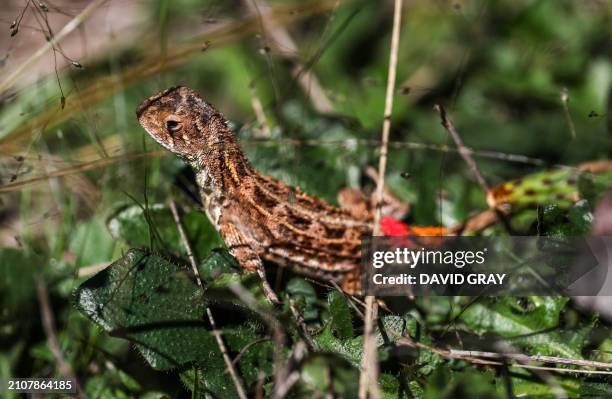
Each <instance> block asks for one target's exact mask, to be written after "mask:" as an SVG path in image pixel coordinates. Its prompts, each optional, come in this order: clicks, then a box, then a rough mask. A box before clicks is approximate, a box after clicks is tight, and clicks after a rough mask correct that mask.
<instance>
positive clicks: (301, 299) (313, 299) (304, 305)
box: [287, 277, 319, 322]
mask: <svg viewBox="0 0 612 399" xmlns="http://www.w3.org/2000/svg"><path fill="white" fill-rule="evenodd" d="M287 293H288V294H289V297H290V298H291V299H293V300H294V301H295V302H296V305H297V307H298V309H299V310H300V313H301V315H302V317H303V318H304V321H307V322H308V321H312V320H317V319H318V318H319V308H318V306H317V302H318V298H317V293H316V292H315V289H314V287H313V286H312V284H310V283H309V282H307V281H306V280H304V279H303V278H301V277H294V278H292V279H291V280H289V282H288V283H287Z"/></svg>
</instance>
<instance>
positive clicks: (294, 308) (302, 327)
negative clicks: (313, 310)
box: [288, 298, 316, 351]
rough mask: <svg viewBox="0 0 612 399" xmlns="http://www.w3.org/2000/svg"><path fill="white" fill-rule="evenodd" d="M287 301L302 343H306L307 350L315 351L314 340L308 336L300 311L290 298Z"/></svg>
mask: <svg viewBox="0 0 612 399" xmlns="http://www.w3.org/2000/svg"><path fill="white" fill-rule="evenodd" d="M288 300H289V308H290V309H291V313H292V314H293V317H294V318H295V321H296V323H297V325H298V327H299V328H300V331H301V332H302V338H303V339H304V341H306V344H307V345H308V349H309V350H311V351H314V350H316V345H315V343H314V340H313V339H312V337H311V336H310V332H308V328H307V327H306V323H305V322H304V318H303V317H302V314H301V313H300V310H299V309H298V308H297V305H296V304H295V301H294V300H293V299H291V298H288Z"/></svg>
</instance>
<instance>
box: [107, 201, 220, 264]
mask: <svg viewBox="0 0 612 399" xmlns="http://www.w3.org/2000/svg"><path fill="white" fill-rule="evenodd" d="M181 223H182V224H183V227H184V228H185V232H186V233H187V238H188V240H189V243H190V244H191V246H192V249H193V252H194V256H195V257H196V259H203V258H204V257H206V256H207V255H208V254H209V252H210V251H211V250H212V249H213V248H215V247H219V246H222V245H223V241H222V240H221V238H220V237H219V234H218V233H217V231H216V230H215V228H214V227H213V226H212V224H211V223H210V221H209V220H208V218H207V217H206V215H205V214H204V213H203V212H200V211H192V212H189V213H187V214H185V215H183V216H182V217H181ZM107 226H108V229H109V230H110V232H111V235H112V236H113V237H114V238H116V239H121V240H123V241H125V242H126V243H127V244H129V245H130V246H132V247H149V246H150V245H151V244H153V245H154V248H160V249H162V248H163V250H164V252H168V253H175V254H181V255H183V256H185V255H186V252H185V246H184V245H183V242H182V240H181V237H180V235H179V232H178V229H177V226H176V222H175V221H174V218H173V216H172V213H171V212H170V209H168V207H167V206H166V205H164V204H153V205H150V206H149V208H148V209H146V212H145V210H144V209H143V208H142V207H141V206H139V205H128V206H123V207H121V208H119V209H118V210H117V211H115V212H114V213H113V215H112V216H111V217H110V218H109V219H108V220H107Z"/></svg>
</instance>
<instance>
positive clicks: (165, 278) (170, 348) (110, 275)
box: [76, 250, 216, 370]
mask: <svg viewBox="0 0 612 399" xmlns="http://www.w3.org/2000/svg"><path fill="white" fill-rule="evenodd" d="M76 301H77V307H78V308H79V310H81V311H82V312H83V313H84V314H85V315H86V316H87V317H89V318H90V319H92V320H93V321H95V322H96V323H97V324H98V325H100V326H101V327H102V328H103V329H104V330H106V331H107V332H109V333H111V334H113V335H116V336H120V337H123V338H126V339H129V340H130V341H133V342H135V343H136V344H137V347H138V349H139V351H140V352H141V353H142V355H143V356H144V357H145V359H146V360H147V362H148V363H149V364H150V365H151V366H152V367H153V368H155V369H159V370H167V369H170V368H173V367H177V366H181V365H184V364H186V363H189V362H193V361H195V360H197V359H200V358H203V357H206V356H207V355H208V353H209V351H210V350H213V349H214V348H215V347H216V346H215V344H214V338H213V337H212V335H211V334H210V333H209V332H208V331H207V330H206V324H205V323H204V321H203V320H204V309H205V303H204V298H203V297H202V291H201V290H200V289H198V287H197V285H196V284H195V283H194V282H193V281H192V280H191V279H190V278H189V275H188V273H187V272H186V270H185V269H182V268H180V267H178V266H176V265H174V264H172V263H170V262H169V261H167V260H165V259H163V258H161V257H159V256H157V255H153V254H150V253H147V252H145V251H142V250H130V251H129V252H128V253H127V254H126V255H125V256H124V257H123V258H121V259H119V260H118V261H117V262H115V263H113V264H112V265H111V266H109V267H108V268H106V269H105V270H103V271H102V272H100V273H98V274H97V275H95V276H94V277H92V278H91V279H89V280H87V281H85V282H84V283H83V284H81V286H80V287H79V288H78V289H77V292H76Z"/></svg>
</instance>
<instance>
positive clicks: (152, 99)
mask: <svg viewBox="0 0 612 399" xmlns="http://www.w3.org/2000/svg"><path fill="white" fill-rule="evenodd" d="M180 88H182V86H173V87H170V88H168V89H166V90H164V91H162V92H160V93H157V94H156V95H154V96H151V97H149V98H147V99H146V100H144V101H143V102H142V103H140V105H139V106H138V108H136V116H137V117H138V119H140V117H141V116H142V114H143V113H144V111H145V110H146V109H147V108H149V107H150V106H151V105H152V104H153V103H155V102H156V101H158V100H159V99H160V98H162V97H164V96H167V95H168V94H170V93H172V92H173V91H176V90H178V89H180Z"/></svg>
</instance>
